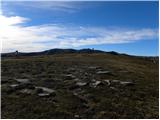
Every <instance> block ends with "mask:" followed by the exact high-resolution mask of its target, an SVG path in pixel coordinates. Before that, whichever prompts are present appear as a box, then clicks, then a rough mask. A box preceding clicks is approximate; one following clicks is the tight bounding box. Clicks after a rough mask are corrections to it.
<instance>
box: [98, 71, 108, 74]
mask: <svg viewBox="0 0 160 120" xmlns="http://www.w3.org/2000/svg"><path fill="white" fill-rule="evenodd" d="M109 73H111V72H110V71H98V72H97V74H98V75H104V74H109Z"/></svg>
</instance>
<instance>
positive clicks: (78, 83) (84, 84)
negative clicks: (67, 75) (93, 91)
mask: <svg viewBox="0 0 160 120" xmlns="http://www.w3.org/2000/svg"><path fill="white" fill-rule="evenodd" d="M76 85H78V86H80V87H81V86H86V85H87V83H86V82H77V83H76Z"/></svg>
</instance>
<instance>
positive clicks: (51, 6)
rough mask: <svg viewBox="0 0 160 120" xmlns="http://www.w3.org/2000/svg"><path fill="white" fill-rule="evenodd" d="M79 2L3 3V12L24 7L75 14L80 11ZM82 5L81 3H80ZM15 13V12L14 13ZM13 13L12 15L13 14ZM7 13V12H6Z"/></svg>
mask: <svg viewBox="0 0 160 120" xmlns="http://www.w3.org/2000/svg"><path fill="white" fill-rule="evenodd" d="M76 3H78V2H69V1H59V2H58V1H54V2H53V1H14V2H13V1H3V2H2V5H3V11H7V13H9V12H10V10H9V8H8V7H10V6H14V7H23V8H24V9H28V10H30V9H37V10H50V11H54V12H56V11H57V12H65V13H74V12H76V11H78V10H79V9H80V6H79V5H80V4H76ZM79 3H80V2H79ZM81 7H82V6H81ZM12 12H13V11H12ZM12 12H11V13H12ZM5 13H6V12H5Z"/></svg>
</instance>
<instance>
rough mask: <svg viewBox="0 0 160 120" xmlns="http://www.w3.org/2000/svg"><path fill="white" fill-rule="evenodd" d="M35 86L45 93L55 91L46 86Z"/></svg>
mask: <svg viewBox="0 0 160 120" xmlns="http://www.w3.org/2000/svg"><path fill="white" fill-rule="evenodd" d="M35 88H38V89H42V90H43V92H46V93H54V92H55V90H53V89H50V88H46V87H35Z"/></svg>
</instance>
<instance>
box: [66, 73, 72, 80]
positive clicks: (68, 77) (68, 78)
mask: <svg viewBox="0 0 160 120" xmlns="http://www.w3.org/2000/svg"><path fill="white" fill-rule="evenodd" d="M64 77H65V80H72V79H74V78H75V76H74V75H72V74H68V75H64Z"/></svg>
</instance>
